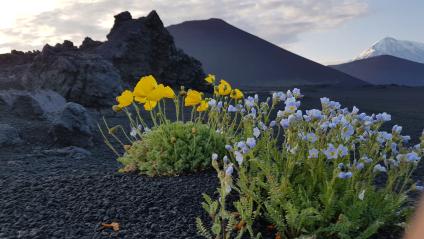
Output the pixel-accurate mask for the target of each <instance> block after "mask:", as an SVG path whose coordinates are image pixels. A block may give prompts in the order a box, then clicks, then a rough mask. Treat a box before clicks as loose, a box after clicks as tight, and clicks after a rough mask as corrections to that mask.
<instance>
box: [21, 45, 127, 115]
mask: <svg viewBox="0 0 424 239" xmlns="http://www.w3.org/2000/svg"><path fill="white" fill-rule="evenodd" d="M22 81H23V84H24V86H25V88H27V89H32V90H36V89H49V90H54V91H56V92H58V93H59V94H61V95H62V96H63V97H65V98H66V99H67V100H68V101H73V102H77V103H79V104H82V105H85V106H89V107H102V106H103V107H104V106H110V105H112V104H113V103H114V98H115V97H114V96H117V95H119V94H120V92H121V91H122V86H121V81H120V75H119V72H118V71H117V70H116V69H115V68H114V66H113V65H112V64H111V63H110V62H109V61H107V60H105V59H103V58H102V57H101V56H99V55H96V54H92V53H87V52H83V51H80V50H78V48H76V47H74V46H73V44H72V42H69V41H65V42H64V43H63V44H57V45H56V46H54V47H52V46H49V45H46V46H45V47H44V48H43V50H42V52H41V53H40V54H39V55H38V56H37V57H35V58H34V62H33V63H32V65H31V67H30V68H29V70H28V71H27V72H26V74H25V76H24V77H23V80H22Z"/></svg>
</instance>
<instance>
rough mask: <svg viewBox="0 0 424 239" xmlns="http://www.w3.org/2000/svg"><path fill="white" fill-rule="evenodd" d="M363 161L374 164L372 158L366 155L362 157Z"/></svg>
mask: <svg viewBox="0 0 424 239" xmlns="http://www.w3.org/2000/svg"><path fill="white" fill-rule="evenodd" d="M361 159H362V160H363V161H364V162H365V163H367V164H368V163H371V162H372V158H368V156H366V155H364V156H362V158H361Z"/></svg>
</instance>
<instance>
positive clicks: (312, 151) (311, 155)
mask: <svg viewBox="0 0 424 239" xmlns="http://www.w3.org/2000/svg"><path fill="white" fill-rule="evenodd" d="M318 153H319V151H318V150H317V149H316V148H313V149H310V150H309V154H308V158H309V159H313V158H314V159H316V158H318Z"/></svg>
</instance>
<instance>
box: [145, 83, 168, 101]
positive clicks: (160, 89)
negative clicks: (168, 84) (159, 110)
mask: <svg viewBox="0 0 424 239" xmlns="http://www.w3.org/2000/svg"><path fill="white" fill-rule="evenodd" d="M164 93H165V86H164V85H162V84H160V85H158V86H157V87H156V88H155V89H154V90H152V91H151V92H150V93H149V94H148V95H147V97H146V99H147V100H148V101H160V100H161V99H162V98H163V97H164Z"/></svg>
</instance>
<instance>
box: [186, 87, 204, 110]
mask: <svg viewBox="0 0 424 239" xmlns="http://www.w3.org/2000/svg"><path fill="white" fill-rule="evenodd" d="M201 101H202V94H201V93H200V92H198V91H196V90H188V92H187V96H186V98H185V100H184V105H185V106H196V105H198V104H200V102H201Z"/></svg>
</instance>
